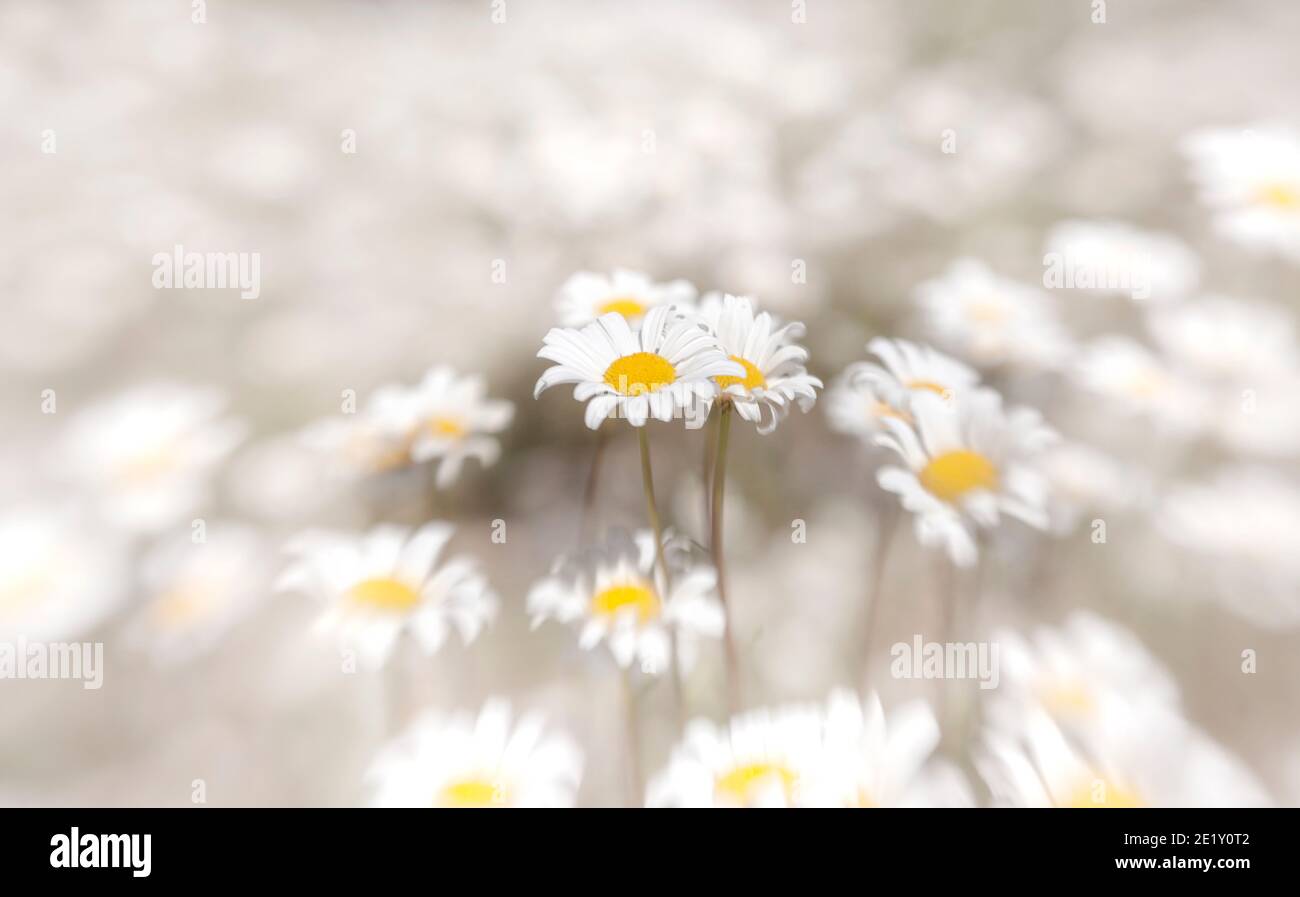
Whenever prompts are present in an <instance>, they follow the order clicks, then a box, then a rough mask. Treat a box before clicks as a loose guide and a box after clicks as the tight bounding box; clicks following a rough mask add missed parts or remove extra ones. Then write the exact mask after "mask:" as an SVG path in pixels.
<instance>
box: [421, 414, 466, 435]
mask: <svg viewBox="0 0 1300 897" xmlns="http://www.w3.org/2000/svg"><path fill="white" fill-rule="evenodd" d="M425 426H426V427H428V428H429V432H430V433H432V434H433V435H434V436H440V437H442V438H443V439H459V438H460V437H462V436H464V435H465V433H466V432H468V431H467V430H466V428H465V422H464V421H462V420H461V419H460V418H456V417H435V418H432V419H430V420H429V422H428V423H426V424H425Z"/></svg>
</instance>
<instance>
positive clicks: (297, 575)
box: [278, 521, 497, 668]
mask: <svg viewBox="0 0 1300 897" xmlns="http://www.w3.org/2000/svg"><path fill="white" fill-rule="evenodd" d="M452 532H453V527H452V526H451V525H450V524H447V523H441V522H437V521H435V522H432V523H426V524H425V525H424V526H422V527H420V528H419V529H418V530H416V531H415V532H413V533H412V532H411V531H410V530H409V529H407V528H406V527H400V526H388V525H381V526H377V527H375V528H374V529H372V530H370V531H369V532H368V533H366V534H365V535H362V536H354V535H348V534H342V533H324V532H311V533H305V534H304V535H303V536H301V537H299V538H298V539H296V540H294V541H293V542H292V543H291V544H290V545H289V546H288V551H289V553H290V555H292V556H293V558H294V561H293V563H292V564H291V565H290V566H289V568H288V569H287V570H286V571H285V572H284V574H283V575H282V576H281V578H280V580H279V583H278V585H279V588H281V589H294V590H300V591H309V592H312V593H314V594H315V595H316V596H317V597H319V598H320V599H322V600H323V601H325V602H326V604H327V610H326V611H325V613H324V614H323V615H322V617H321V619H320V621H319V624H318V625H319V628H320V629H322V630H324V631H327V632H333V633H335V634H337V635H338V636H339V638H340V641H341V643H342V644H343V646H344V647H345V648H349V649H354V650H356V651H357V653H358V656H359V659H360V660H361V662H362V664H363V665H365V666H366V667H370V668H377V667H381V666H383V665H384V663H385V662H387V660H388V658H389V656H390V655H391V653H392V651H393V648H394V646H395V645H396V642H397V639H398V637H399V636H400V635H401V634H402V632H403V631H406V630H409V631H410V632H411V633H412V635H414V637H415V640H416V642H417V643H418V644H419V645H420V647H421V648H422V649H423V650H424V652H425V653H426V654H433V653H434V652H436V651H437V650H438V649H439V648H440V647H441V646H442V643H443V642H444V641H445V640H446V638H447V633H448V630H449V629H455V630H457V631H458V632H459V633H460V636H461V638H462V639H463V640H464V642H465V643H466V644H468V643H470V642H472V641H473V640H474V639H475V637H477V636H478V634H479V631H480V630H481V629H482V628H483V627H484V626H485V625H487V623H488V622H490V621H491V620H492V618H493V617H494V616H495V615H496V610H497V596H496V595H495V594H494V593H493V592H492V590H491V589H490V588H489V586H488V584H487V582H486V580H484V578H483V577H482V576H481V575H480V574H479V573H478V572H477V571H476V570H475V568H474V563H473V561H471V560H470V559H468V558H464V557H457V558H452V559H451V560H449V561H447V562H446V563H445V564H439V563H438V560H439V555H440V554H441V553H442V549H443V547H444V546H445V545H446V544H447V541H448V540H449V539H451V536H452Z"/></svg>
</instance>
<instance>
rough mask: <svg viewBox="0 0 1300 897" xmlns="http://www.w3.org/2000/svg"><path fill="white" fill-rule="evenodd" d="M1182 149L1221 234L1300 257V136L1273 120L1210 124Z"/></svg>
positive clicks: (1255, 245) (1239, 241) (1254, 246)
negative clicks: (1242, 125) (1246, 125)
mask: <svg viewBox="0 0 1300 897" xmlns="http://www.w3.org/2000/svg"><path fill="white" fill-rule="evenodd" d="M1182 151H1183V154H1184V155H1185V156H1186V157H1187V160H1188V164H1189V166H1190V168H1191V172H1190V174H1191V178H1192V180H1193V181H1194V182H1195V183H1196V186H1197V189H1198V191H1199V193H1200V198H1201V201H1202V202H1203V203H1205V204H1206V205H1207V206H1209V207H1210V208H1211V209H1213V210H1214V213H1215V227H1216V229H1217V230H1218V232H1219V233H1220V234H1222V235H1223V236H1225V237H1227V238H1228V239H1230V240H1233V241H1234V242H1237V243H1239V244H1241V245H1243V246H1247V247H1249V248H1252V249H1259V250H1265V251H1272V252H1276V253H1278V254H1281V255H1283V256H1287V257H1289V258H1290V259H1292V260H1293V261H1300V135H1298V134H1297V133H1296V132H1295V131H1294V130H1291V129H1290V128H1287V127H1277V126H1273V125H1268V124H1261V125H1259V126H1256V127H1254V128H1217V129H1208V130H1202V131H1196V132H1194V133H1192V134H1190V135H1188V136H1187V137H1186V138H1184V140H1183V141H1182Z"/></svg>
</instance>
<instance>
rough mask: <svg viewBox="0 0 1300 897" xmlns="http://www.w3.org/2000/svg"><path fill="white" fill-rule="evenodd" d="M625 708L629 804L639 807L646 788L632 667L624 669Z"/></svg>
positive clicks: (639, 721)
mask: <svg viewBox="0 0 1300 897" xmlns="http://www.w3.org/2000/svg"><path fill="white" fill-rule="evenodd" d="M623 710H624V713H625V714H626V717H627V720H626V721H627V781H628V785H627V787H628V806H629V807H639V806H641V804H642V797H643V794H642V792H643V791H644V789H645V785H644V784H642V777H641V720H640V717H639V716H638V714H637V706H636V689H635V688H634V687H633V685H632V669H631V668H630V667H628V668H625V669H624V670H623Z"/></svg>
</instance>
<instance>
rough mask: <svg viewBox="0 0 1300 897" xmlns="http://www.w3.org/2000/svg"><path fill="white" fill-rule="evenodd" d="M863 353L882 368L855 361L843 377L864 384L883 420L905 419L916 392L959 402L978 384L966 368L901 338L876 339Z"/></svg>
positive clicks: (954, 360) (977, 379)
mask: <svg viewBox="0 0 1300 897" xmlns="http://www.w3.org/2000/svg"><path fill="white" fill-rule="evenodd" d="M867 351H868V352H870V353H872V354H873V355H875V356H876V357H878V358H879V359H880V360H881V361H882V362H884V364H883V366H882V365H879V364H875V363H873V362H870V361H859V362H855V363H853V364H851V365H849V366H848V367H847V368H845V374H847V375H849V376H850V377H851V378H853V379H855V380H858V381H861V382H862V383H864V384H866V385H867V386H868V387H869V388H870V389H871V391H872V392H873V393H874V394H875V396H876V398H877V399H878V401H880V402H883V403H884V404H885V406H886V407H887V409H889V412H888V413H887V412H882V415H883V416H885V417H903V418H904V419H906V418H907V417H908V414H907V411H908V405H909V402H908V400H909V398H910V397H911V395H912V394H913V393H915V392H917V391H922V392H930V393H933V394H934V395H937V396H940V397H942V398H944V399H945V400H949V401H951V400H959V399H960V397H961V396H962V395H965V393H966V392H967V391H968V390H970V389H971V388H973V387H975V386H977V385H978V384H979V379H980V378H979V374H977V373H976V372H975V371H974V370H972V369H971V368H970V367H968V366H966V365H964V364H962V363H961V362H960V361H957V360H956V359H954V358H949V357H948V356H947V355H944V354H943V353H942V352H937V351H935V350H934V349H931V348H930V347H929V346H918V345H916V344H915V343H911V342H908V341H907V340H903V339H894V340H890V339H884V338H883V337H876V338H875V339H873V340H872V341H871V342H869V343H867Z"/></svg>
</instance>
